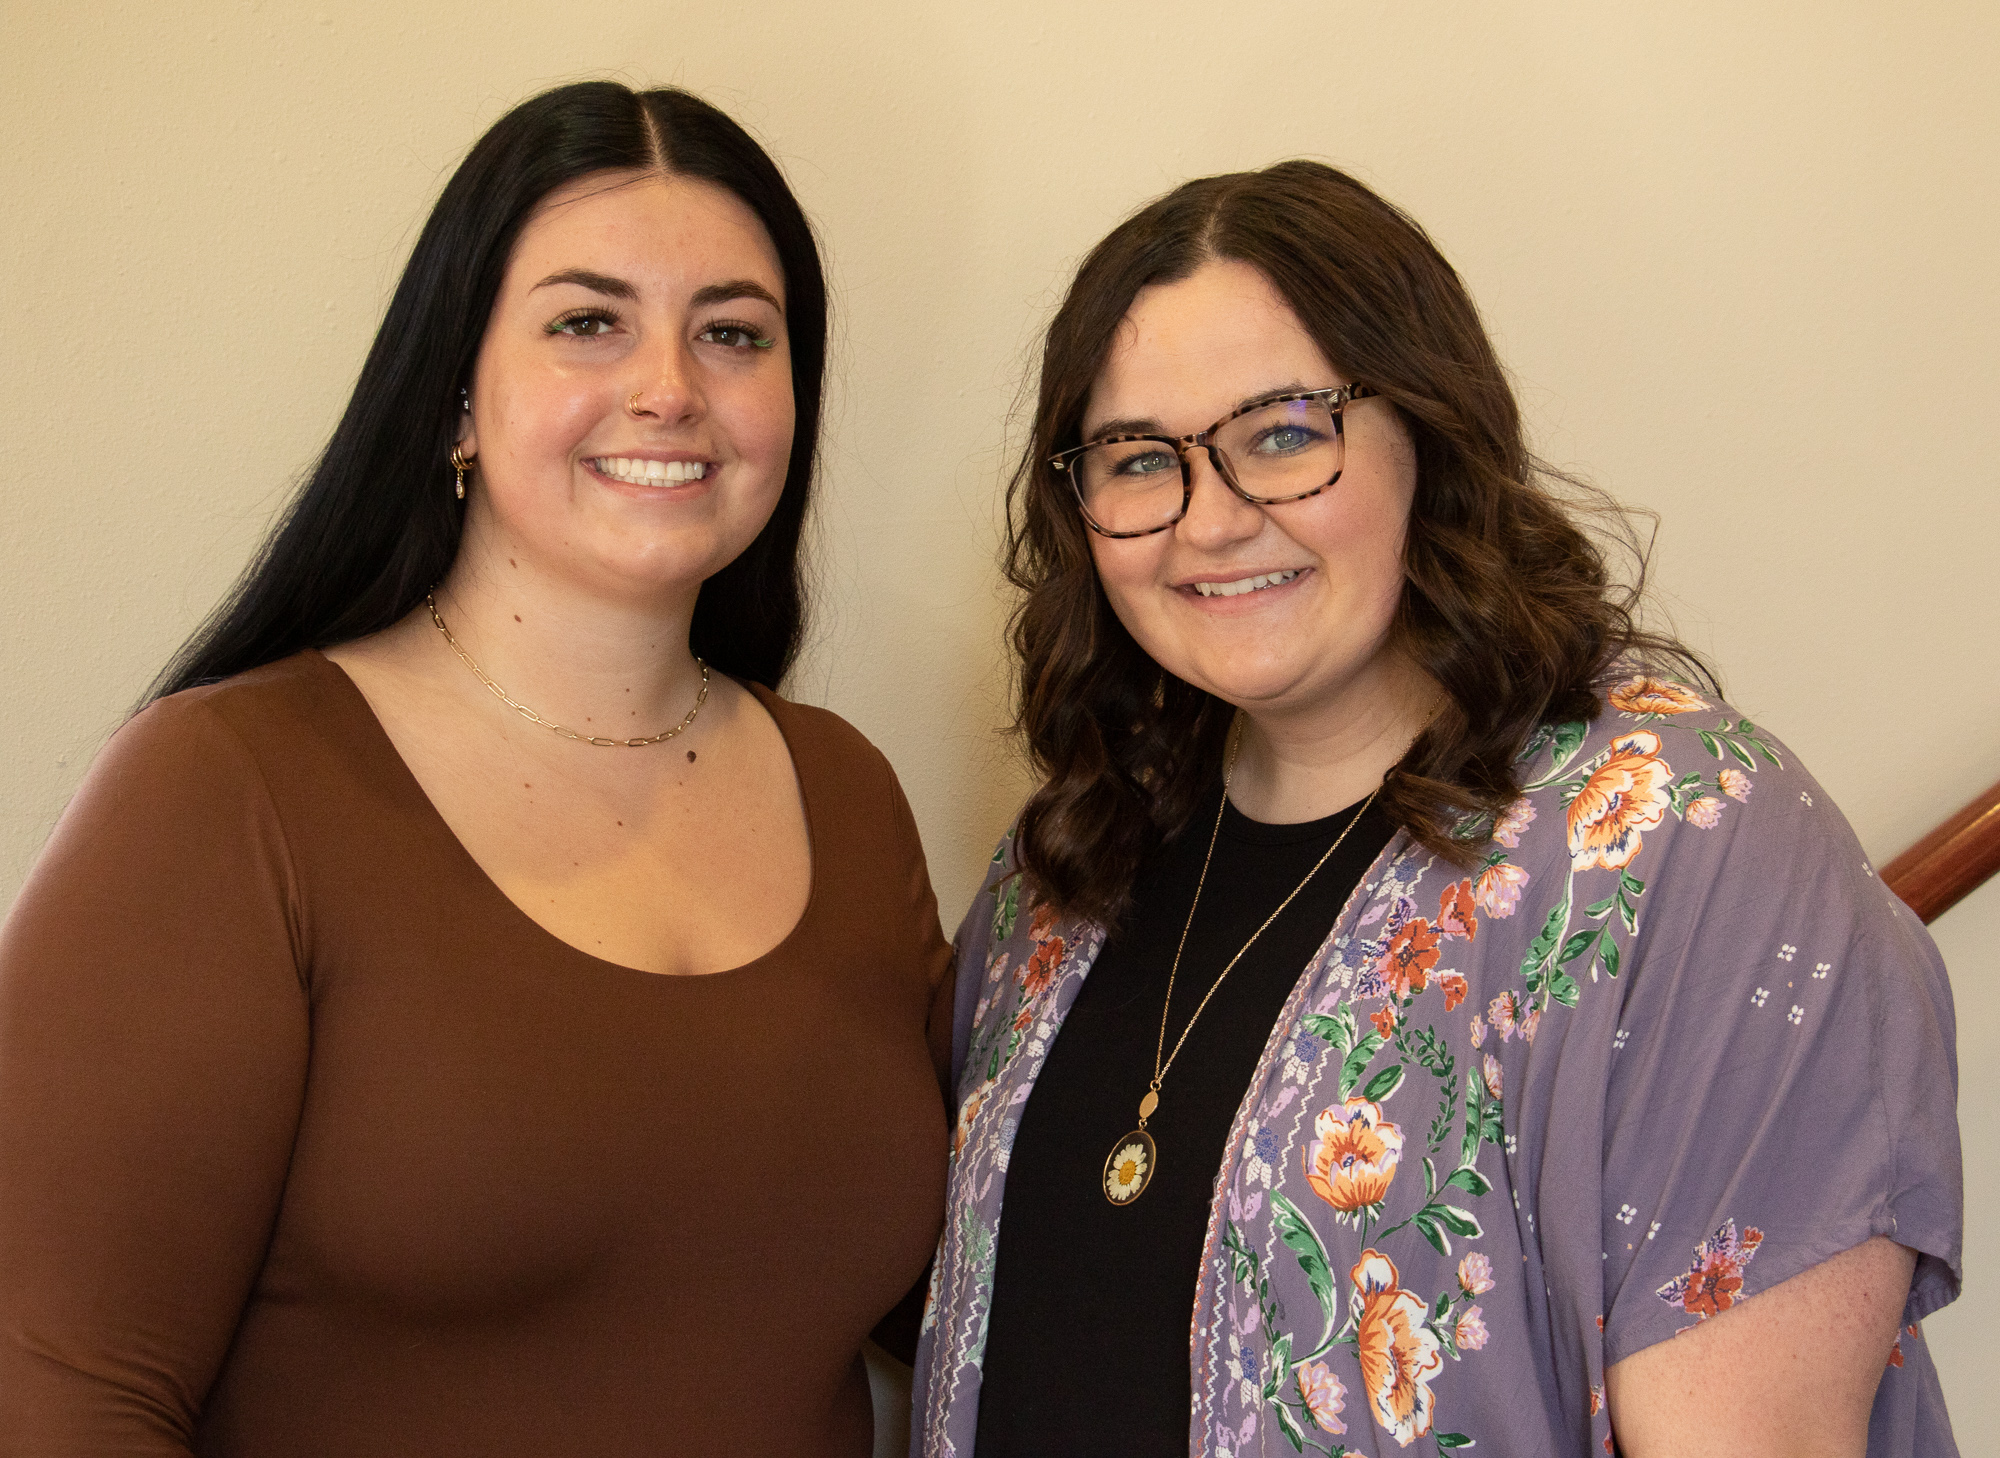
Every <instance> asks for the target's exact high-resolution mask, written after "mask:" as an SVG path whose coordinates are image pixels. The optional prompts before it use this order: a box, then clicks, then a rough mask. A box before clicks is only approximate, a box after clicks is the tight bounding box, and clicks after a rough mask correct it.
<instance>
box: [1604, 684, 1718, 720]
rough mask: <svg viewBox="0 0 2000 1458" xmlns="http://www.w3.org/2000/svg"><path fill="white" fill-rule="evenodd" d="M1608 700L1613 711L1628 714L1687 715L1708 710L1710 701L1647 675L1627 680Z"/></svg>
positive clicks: (1680, 686) (1678, 685)
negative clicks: (1700, 710)
mask: <svg viewBox="0 0 2000 1458" xmlns="http://www.w3.org/2000/svg"><path fill="white" fill-rule="evenodd" d="M1608 697H1609V698H1610V700H1611V707H1612V708H1614V709H1617V710H1620V711H1621V712H1623V713H1627V714H1688V713H1692V712H1693V711H1695V710H1696V709H1706V708H1707V707H1708V700H1707V699H1704V698H1700V697H1698V696H1696V695H1695V694H1694V693H1693V692H1692V691H1691V690H1690V689H1688V688H1687V686H1686V685H1684V684H1678V683H1675V682H1673V680H1671V679H1665V678H1652V677H1649V676H1647V675H1644V674H1641V675H1640V676H1639V677H1638V678H1628V679H1626V680H1625V682H1623V683H1621V684H1619V685H1618V687H1617V688H1615V689H1613V690H1612V691H1611V692H1610V694H1609V695H1608Z"/></svg>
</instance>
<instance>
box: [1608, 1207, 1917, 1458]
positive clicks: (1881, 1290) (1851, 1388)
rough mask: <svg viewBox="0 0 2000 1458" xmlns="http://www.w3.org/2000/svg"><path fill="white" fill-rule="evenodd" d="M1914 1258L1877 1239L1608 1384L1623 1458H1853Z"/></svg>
mask: <svg viewBox="0 0 2000 1458" xmlns="http://www.w3.org/2000/svg"><path fill="white" fill-rule="evenodd" d="M1916 1264H1917V1257H1916V1253H1915V1252H1914V1251H1910V1250H1907V1249H1905V1248H1904V1247H1902V1246H1900V1245H1897V1244H1896V1243H1895V1242H1894V1241H1892V1240H1890V1239H1889V1238H1888V1237H1887V1236H1885V1235H1878V1236H1875V1237H1874V1238H1873V1239H1871V1240H1867V1241H1864V1242H1862V1243H1861V1244H1860V1245H1857V1246H1855V1247H1854V1248H1853V1249H1852V1250H1848V1251H1843V1252H1842V1253H1841V1254H1839V1255H1837V1256H1834V1257H1833V1258H1832V1259H1831V1260H1826V1261H1822V1262H1821V1263H1820V1264H1818V1265H1816V1266H1813V1267H1811V1268H1810V1269H1808V1270H1805V1271H1802V1272H1800V1273H1799V1274H1798V1275H1796V1276H1793V1277H1792V1278H1791V1279H1790V1280H1788V1281H1780V1282H1779V1283H1778V1284H1777V1285H1775V1286H1773V1287H1771V1288H1770V1289H1769V1290H1768V1291H1764V1292H1761V1293H1759V1294H1758V1295H1757V1296H1756V1297H1755V1298H1754V1299H1751V1300H1747V1301H1740V1302H1738V1303H1737V1304H1736V1305H1735V1306H1732V1307H1731V1308H1730V1309H1729V1310H1727V1311H1724V1312H1722V1313H1720V1314H1719V1315H1717V1316H1715V1317H1713V1318H1711V1319H1710V1320H1708V1321H1705V1322H1702V1323H1701V1324H1700V1325H1699V1326H1696V1327H1694V1328H1692V1329H1690V1330H1688V1331H1685V1332H1683V1333H1681V1334H1680V1335H1679V1336H1677V1337H1674V1338H1672V1339H1671V1340H1668V1341H1664V1342H1656V1343H1654V1344H1653V1345H1652V1346H1650V1347H1647V1348H1645V1349H1644V1350H1642V1351H1638V1352H1634V1353H1633V1354H1632V1355H1631V1356H1629V1357H1627V1358H1625V1360H1624V1361H1622V1362H1619V1363H1617V1364H1616V1365H1615V1366H1613V1367H1612V1368H1611V1369H1610V1370H1609V1371H1608V1372H1607V1373H1605V1378H1604V1383H1605V1397H1606V1401H1607V1405H1608V1406H1609V1408H1610V1412H1611V1429H1612V1431H1613V1432H1614V1433H1615V1434H1616V1435H1617V1438H1618V1447H1619V1451H1620V1452H1622V1453H1623V1454H1624V1455H1625V1458H1682V1455H1687V1458H1695V1455H1699V1458H1733V1455H1736V1454H1742V1455H1744V1458H1752V1455H1754V1458H1792V1455H1796V1458H1807V1455H1811V1458H1862V1455H1864V1454H1865V1453H1866V1452H1867V1449H1868V1415H1869V1411H1870V1409H1871V1408H1872V1407H1873V1405H1874V1402H1875V1388H1876V1386H1877V1385H1878V1384H1879V1383H1880V1382H1881V1380H1882V1372H1883V1369H1884V1368H1885V1367H1886V1366H1887V1365H1888V1360H1889V1353H1890V1350H1891V1349H1892V1348H1893V1347H1894V1346H1895V1344H1896V1330H1897V1325H1898V1323H1899V1322H1900V1321H1901V1320H1902V1312H1903V1302H1904V1300H1905V1299H1906V1298H1907V1297H1908V1296H1909V1294H1910V1277H1911V1274H1912V1273H1913V1272H1914V1271H1915V1269H1916Z"/></svg>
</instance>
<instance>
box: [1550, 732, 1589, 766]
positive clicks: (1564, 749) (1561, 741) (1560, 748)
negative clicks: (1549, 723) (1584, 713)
mask: <svg viewBox="0 0 2000 1458" xmlns="http://www.w3.org/2000/svg"><path fill="white" fill-rule="evenodd" d="M1589 734H1590V726H1589V725H1588V724H1574V723H1572V724H1558V725H1556V748H1555V758H1554V760H1553V761H1552V762H1551V763H1550V765H1549V773H1550V774H1552V775H1553V774H1557V773H1559V772H1560V771H1561V770H1562V768H1563V767H1564V766H1565V765H1567V764H1568V763H1569V762H1570V761H1571V760H1573V759H1575V758H1576V752H1577V750H1579V749H1581V748H1582V747H1583V741H1584V740H1585V739H1586V738H1587V737H1588V736H1589Z"/></svg>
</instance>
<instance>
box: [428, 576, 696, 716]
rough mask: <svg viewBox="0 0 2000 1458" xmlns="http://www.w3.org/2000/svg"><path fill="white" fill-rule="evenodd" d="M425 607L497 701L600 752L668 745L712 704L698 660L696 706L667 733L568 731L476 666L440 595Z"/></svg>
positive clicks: (455, 650)
mask: <svg viewBox="0 0 2000 1458" xmlns="http://www.w3.org/2000/svg"><path fill="white" fill-rule="evenodd" d="M424 606H426V607H428V608H429V609H430V610H431V621H432V622H434V623H436V624H437V630H438V631H439V632H440V633H442V634H444V640H445V642H447V643H449V644H451V651H452V652H454V653H456V654H457V655H458V657H459V661H460V662H462V663H463V664H464V665H465V666H466V667H467V668H469V669H471V670H472V672H473V676H474V677H476V678H477V679H478V680H479V681H480V682H481V683H483V684H485V685H486V687H487V690H488V691H489V692H490V693H491V694H492V695H493V697H494V698H496V699H498V700H499V701H500V702H501V703H503V704H505V705H506V706H507V707H508V708H510V709H512V710H513V711H514V712H515V713H517V714H519V715H520V716H521V717H522V718H523V719H526V720H527V721H528V722H529V723H530V724H539V725H541V726H542V727H543V728H544V729H548V730H552V731H554V732H555V733H557V734H560V735H562V737H563V738H565V739H574V740H575V741H576V742H577V743H579V744H594V745H596V746H597V747H598V748H599V749H644V748H645V747H646V746H647V745H648V744H665V743H666V742H667V741H668V740H669V739H672V738H673V737H674V736H675V735H676V734H679V733H680V732H681V731H682V730H684V729H686V728H687V727H688V725H690V724H692V723H694V716H695V715H696V714H699V713H700V712H701V706H702V705H703V704H705V703H707V702H708V665H707V664H706V663H704V662H702V661H701V659H699V658H697V659H695V666H696V667H697V668H699V669H700V670H701V691H700V692H699V693H697V694H696V695H695V696H694V707H693V708H692V709H689V710H688V711H687V714H686V716H685V717H684V718H683V719H682V720H681V721H680V723H678V724H676V725H674V727H673V728H671V729H669V730H667V731H666V732H665V733H664V734H649V735H647V736H646V737H645V738H644V739H601V738H599V737H598V736H597V735H595V734H580V733H578V732H577V731H576V730H574V729H569V728H565V727H564V726H563V725H561V724H558V723H556V722H555V721H554V720H553V719H544V718H543V717H542V716H541V715H540V714H537V713H536V712H535V711H534V710H533V709H531V708H529V707H528V706H527V705H526V704H524V703H522V702H521V701H520V700H519V699H510V698H509V697H507V690H505V689H503V688H502V687H500V685H499V684H497V683H495V682H494V681H493V679H492V676H491V675H490V674H488V673H487V672H486V670H485V669H483V668H481V667H480V666H479V665H478V664H476V663H474V662H473V661H472V655H471V654H470V653H467V652H466V651H465V649H464V648H463V647H461V646H460V644H459V641H458V639H456V638H454V637H452V635H451V629H450V628H447V627H446V626H445V625H444V614H443V613H441V612H439V611H438V605H437V594H436V593H435V592H427V593H425V594H424Z"/></svg>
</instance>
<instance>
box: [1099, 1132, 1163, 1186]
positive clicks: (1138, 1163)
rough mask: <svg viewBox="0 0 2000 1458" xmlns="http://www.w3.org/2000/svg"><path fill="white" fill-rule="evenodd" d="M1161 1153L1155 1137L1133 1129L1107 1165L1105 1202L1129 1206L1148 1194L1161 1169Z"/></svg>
mask: <svg viewBox="0 0 2000 1458" xmlns="http://www.w3.org/2000/svg"><path fill="white" fill-rule="evenodd" d="M1159 1162H1160V1151H1159V1149H1158V1148H1157V1147H1156V1146H1155V1145H1154V1143H1153V1136H1152V1135H1150V1134H1148V1133H1147V1132H1146V1131H1145V1130H1144V1129H1134V1130H1133V1131H1132V1132H1131V1133H1130V1134H1127V1135H1126V1136H1125V1137H1124V1138H1123V1139H1120V1140H1119V1141H1118V1142H1117V1143H1116V1144H1114V1145H1112V1146H1111V1153H1110V1154H1109V1155H1108V1156H1107V1157H1106V1158H1105V1161H1104V1198H1105V1199H1107V1200H1109V1201H1110V1202H1111V1203H1112V1204H1114V1205H1129V1204H1131V1203H1132V1202H1133V1201H1134V1200H1136V1199H1138V1198H1139V1197H1140V1196H1141V1195H1143V1194H1145V1193H1146V1186H1148V1185H1150V1184H1151V1183H1152V1182H1153V1171H1154V1170H1155V1169H1157V1168H1158V1167H1159Z"/></svg>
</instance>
